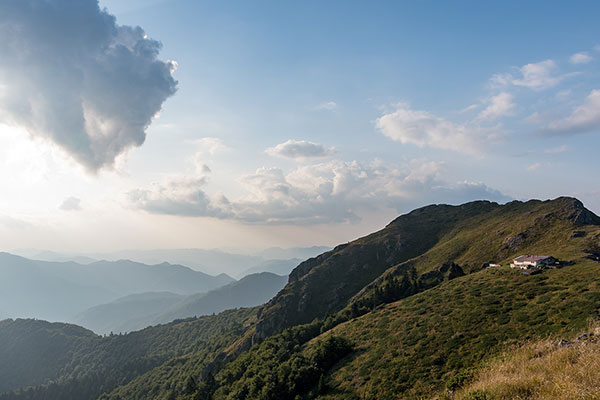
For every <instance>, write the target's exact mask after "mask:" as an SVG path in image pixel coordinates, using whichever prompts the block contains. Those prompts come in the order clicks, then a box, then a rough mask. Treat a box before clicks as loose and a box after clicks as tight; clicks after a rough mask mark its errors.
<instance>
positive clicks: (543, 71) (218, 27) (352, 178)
mask: <svg viewBox="0 0 600 400" xmlns="http://www.w3.org/2000/svg"><path fill="white" fill-rule="evenodd" d="M598 15H600V3H598V2H592V1H590V2H585V1H582V2H577V3H571V2H550V3H549V2H541V1H531V2H517V1H514V2H512V1H507V2H480V1H459V2H447V3H440V2H433V1H420V2H397V1H378V2H366V1H363V2H360V1H328V2H322V1H303V2H275V1H254V2H246V1H228V2H223V1H196V0H163V1H161V0H151V1H148V0H145V1H142V0H101V1H100V3H97V2H96V1H94V0H78V1H74V0H4V1H3V2H1V3H0V37H2V41H0V184H1V185H2V196H0V239H1V243H2V247H3V250H12V249H22V248H39V249H50V250H55V251H69V252H73V251H76V252H85V251H110V250H119V249H134V248H135V249H151V248H191V247H197V248H224V247H227V248H247V249H258V248H266V247H271V246H280V247H293V246H312V245H328V246H333V245H336V244H338V243H343V242H347V241H349V240H352V239H355V238H357V237H359V236H362V235H365V234H368V233H370V232H373V231H375V230H378V229H380V228H382V227H384V226H385V225H386V224H387V223H389V222H390V221H391V220H392V219H394V218H395V217H396V216H398V215H400V214H402V213H406V212H409V211H410V210H412V209H414V208H417V207H421V206H424V205H427V204H434V203H436V204H437V203H449V204H460V203H463V202H467V201H472V200H480V199H486V200H491V201H496V202H500V203H504V202H507V201H511V200H515V199H516V200H528V199H531V198H539V199H549V198H555V197H558V196H563V195H567V196H574V197H577V198H579V199H580V200H582V201H583V202H584V204H585V205H586V206H587V207H588V208H590V209H591V210H592V211H595V212H596V213H600V187H599V185H598V184H597V181H596V177H597V176H599V174H600V162H599V161H598V156H597V149H598V148H599V145H600V69H599V66H600V25H598V23H597V16H598Z"/></svg>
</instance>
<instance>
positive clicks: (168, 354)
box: [0, 197, 600, 400]
mask: <svg viewBox="0 0 600 400" xmlns="http://www.w3.org/2000/svg"><path fill="white" fill-rule="evenodd" d="M522 254H543V255H551V256H553V257H556V258H558V259H560V260H562V261H564V262H563V263H562V264H560V265H557V266H553V268H550V269H545V270H543V271H536V273H529V272H527V271H521V270H515V269H512V268H510V267H509V266H508V264H509V263H510V261H511V260H512V259H514V258H515V257H517V256H519V255H522ZM599 255H600V217H598V216H596V215H595V214H594V213H592V212H590V211H589V210H587V209H586V208H585V207H584V206H583V204H582V203H581V202H580V201H578V200H577V199H573V198H567V197H561V198H557V199H555V200H551V201H550V200H549V201H539V200H531V201H528V202H520V201H513V202H510V203H507V204H503V205H500V204H497V203H492V202H488V201H476V202H471V203H466V204H463V205H460V206H449V205H430V206H426V207H422V208H419V209H416V210H414V211H412V212H410V213H408V214H405V215H402V216H400V217H398V218H396V219H395V220H394V221H392V222H391V223H390V224H388V225H387V226H386V227H385V228H383V229H381V230H380V231H378V232H374V233H372V234H370V235H368V236H365V237H362V238H359V239H356V240H354V241H352V242H349V243H344V244H341V245H339V246H337V247H335V248H334V249H333V250H330V251H327V252H325V253H323V254H321V255H319V256H317V257H313V258H309V259H307V260H305V261H303V262H302V263H300V264H299V265H298V266H297V267H296V268H295V269H294V270H293V271H292V273H291V274H290V275H289V278H288V283H287V284H286V285H285V286H284V288H283V289H282V290H280V291H279V292H278V293H277V294H276V295H275V296H274V297H273V298H272V299H271V300H269V301H268V302H267V303H266V304H264V305H263V306H261V307H256V308H253V309H244V308H242V309H237V310H229V311H225V312H223V313H220V314H216V315H208V316H204V317H200V318H187V319H178V320H175V321H173V322H171V323H168V324H162V325H157V326H153V327H149V328H146V329H143V330H140V331H136V332H132V333H128V334H124V335H109V336H107V337H99V336H97V335H94V334H93V333H92V332H90V331H87V330H85V329H83V328H80V327H77V326H73V325H64V324H48V323H46V322H44V321H34V320H15V321H13V320H7V321H4V322H3V323H0V392H2V391H3V390H4V391H6V392H7V393H4V394H2V393H0V400H38V399H39V400H45V399H61V400H71V399H73V400H88V399H89V400H92V399H102V400H122V399H147V398H157V399H181V400H193V399H213V400H226V399H246V400H253V399H264V400H279V399H319V400H345V399H395V398H408V399H413V398H414V399H416V398H419V399H421V398H422V399H426V398H428V399H449V398H454V395H455V394H456V393H459V391H460V390H461V387H462V388H464V390H468V391H470V392H472V393H467V397H464V396H463V397H456V398H469V399H502V398H516V397H519V398H534V397H532V396H530V395H531V393H534V394H535V393H540V382H539V381H540V380H539V379H538V377H539V374H538V371H537V370H536V369H535V368H530V367H529V366H530V365H534V364H533V363H534V362H535V361H534V360H535V359H537V358H539V357H538V355H539V354H529V355H528V356H527V357H525V358H520V359H519V365H521V364H523V367H522V368H520V369H519V371H520V373H522V374H525V375H529V376H530V378H532V379H528V381H529V382H530V383H528V385H527V386H526V387H525V386H524V387H514V388H513V393H517V395H514V396H512V397H511V396H502V395H497V394H495V392H494V391H493V390H489V388H490V386H489V385H488V386H485V387H483V388H482V390H480V389H479V387H473V386H472V385H470V383H469V382H470V381H471V380H472V379H473V376H474V374H475V376H476V375H477V373H478V372H484V373H485V368H486V366H490V365H493V364H492V362H493V361H494V359H495V358H496V357H497V356H499V355H501V354H502V352H504V351H506V350H507V349H510V348H512V347H513V346H514V345H519V344H523V343H527V342H531V341H532V340H539V339H542V338H551V340H557V339H560V338H566V339H567V340H571V341H576V339H575V338H574V337H573V335H575V334H576V333H579V332H590V331H589V330H586V327H587V326H588V324H589V323H590V321H591V320H597V318H598V311H599V306H598V305H599V304H600V273H599V271H600V269H599V268H600V267H599V264H598V257H599ZM490 263H493V264H501V265H502V266H499V267H494V268H488V266H489V264H490ZM262 277H269V278H268V279H273V286H272V289H273V290H275V288H276V284H277V283H278V281H277V278H276V277H273V276H270V275H268V274H267V275H263V274H261V275H258V276H250V277H248V278H247V279H246V280H244V279H242V280H241V281H240V282H236V283H231V284H230V285H228V286H224V287H222V288H220V289H217V290H214V291H211V292H210V293H207V294H204V295H199V296H188V297H186V300H184V301H183V302H181V300H183V298H182V297H178V296H175V297H173V296H172V295H170V294H164V293H163V294H149V295H142V296H135V297H129V298H126V299H123V300H121V301H120V302H119V303H117V304H116V305H111V306H110V307H113V308H118V307H119V306H121V307H122V308H126V307H125V306H123V305H124V304H127V303H128V302H133V303H134V306H133V307H132V308H133V309H135V303H136V302H144V301H156V302H157V303H160V304H162V303H161V302H162V301H170V302H171V303H170V304H168V305H167V306H165V307H163V308H161V310H160V311H161V315H162V314H165V313H167V314H168V315H170V317H173V316H174V315H177V314H176V312H175V311H176V310H177V312H181V314H179V315H186V314H187V315H189V313H191V312H195V311H197V310H201V312H209V310H210V306H212V304H211V303H219V302H220V303H225V302H226V301H228V300H229V297H233V296H234V295H235V294H240V293H244V290H245V289H243V287H244V286H245V285H247V287H248V288H249V289H248V290H249V291H248V292H247V293H246V294H247V295H248V296H242V297H244V299H248V298H250V297H251V296H250V294H251V295H252V296H254V295H256V294H257V293H256V291H257V290H260V289H257V288H260V287H262V286H261V285H262V284H264V281H262ZM254 279H257V282H262V283H261V284H259V285H257V286H253V285H256V282H254V281H253V280H254ZM279 284H281V282H279ZM265 297H266V293H265ZM165 298H166V299H167V300H165ZM254 300H256V301H259V300H260V299H258V298H254ZM0 304H2V303H0ZM110 307H109V308H106V309H107V310H109V309H110ZM160 307H162V306H160ZM157 308H159V307H158V306H157ZM163 310H165V311H163ZM170 317H169V318H170ZM596 336H597V335H596V334H594V335H593V336H592V335H590V334H588V336H586V337H588V338H592V337H596ZM594 340H596V339H594ZM557 346H560V345H557ZM561 348H562V347H561ZM57 349H58V350H57ZM565 349H568V346H566V347H565ZM46 350H48V351H46ZM541 350H542V352H543V351H545V350H544V349H541ZM536 352H537V350H536ZM541 355H542V356H543V354H541ZM571 360H572V358H571V357H563V358H562V359H555V360H554V361H553V363H554V364H555V365H554V366H553V368H554V370H555V371H559V372H560V375H559V377H562V376H563V373H564V374H569V373H571V364H572V363H571ZM585 368H588V369H589V368H590V367H585ZM536 374H537V375H536ZM583 376H584V377H585V376H587V375H583ZM579 379H581V376H580V377H579ZM584 380H586V381H589V380H588V379H584ZM562 381H563V380H562V379H559V382H562ZM564 381H567V380H564ZM503 382H505V383H507V384H508V386H510V384H511V382H510V381H509V382H507V381H506V380H504V381H503ZM475 383H476V382H475ZM513 386H514V385H513ZM27 387H29V388H27ZM17 388H26V389H23V390H17V391H14V392H10V393H8V391H10V390H13V389H17ZM521 389H523V390H521ZM587 394H589V395H590V396H592V397H594V396H596V395H597V394H598V391H595V392H589V393H587ZM588 397H589V396H588ZM535 398H557V396H551V395H549V396H547V397H535ZM563 398H567V397H566V396H563Z"/></svg>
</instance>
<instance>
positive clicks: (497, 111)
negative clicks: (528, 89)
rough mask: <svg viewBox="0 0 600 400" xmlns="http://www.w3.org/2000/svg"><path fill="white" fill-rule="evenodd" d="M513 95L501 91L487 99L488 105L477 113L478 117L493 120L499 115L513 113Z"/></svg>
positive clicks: (504, 115)
mask: <svg viewBox="0 0 600 400" xmlns="http://www.w3.org/2000/svg"><path fill="white" fill-rule="evenodd" d="M515 106H516V105H515V103H513V95H512V94H510V93H506V92H502V93H499V94H497V95H496V96H492V97H491V98H490V99H489V104H488V106H487V107H486V108H485V109H483V111H481V113H479V118H480V119H487V120H494V119H497V118H500V117H506V116H510V115H513V113H514V110H515Z"/></svg>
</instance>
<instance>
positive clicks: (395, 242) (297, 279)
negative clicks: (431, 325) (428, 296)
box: [254, 198, 600, 341]
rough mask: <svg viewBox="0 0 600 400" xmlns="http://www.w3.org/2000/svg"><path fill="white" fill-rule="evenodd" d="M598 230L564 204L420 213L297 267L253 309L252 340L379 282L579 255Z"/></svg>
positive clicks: (480, 205)
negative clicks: (529, 257)
mask: <svg viewBox="0 0 600 400" xmlns="http://www.w3.org/2000/svg"><path fill="white" fill-rule="evenodd" d="M598 225H600V218H598V217H597V216H595V215H594V214H593V213H591V212H589V211H588V210H586V209H585V208H584V207H583V204H581V202H579V201H578V200H576V199H572V198H558V199H556V200H553V201H544V202H542V201H539V200H532V201H528V202H526V203H522V202H517V201H514V202H511V203H508V204H506V205H498V204H496V203H490V202H485V201H477V202H472V203H467V204H463V205H461V206H448V205H434V206H428V207H423V208H420V209H417V210H415V211H412V212H410V213H408V214H406V215H403V216H400V217H398V218H397V219H396V220H394V221H393V222H392V223H390V224H389V225H388V226H386V227H385V228H384V229H383V230H381V231H379V232H376V233H374V234H371V235H369V236H366V237H364V238H361V239H358V240H356V241H353V242H350V243H349V244H346V245H341V246H338V247H336V248H335V249H333V250H332V251H330V252H327V253H324V254H323V255H321V256H319V257H316V258H313V259H310V260H307V261H305V262H304V263H302V264H300V265H299V266H298V267H297V268H296V269H295V270H294V271H293V272H292V273H291V274H290V282H289V284H288V285H287V286H286V287H285V288H284V290H282V291H281V292H280V293H279V294H278V295H277V296H276V297H275V298H273V299H272V300H271V301H270V302H269V303H268V304H267V305H266V306H265V307H264V308H263V309H262V310H261V312H260V315H259V322H258V324H257V327H256V333H255V337H254V339H255V341H256V340H261V339H262V338H265V337H268V336H269V335H271V334H273V333H276V332H278V331H280V330H282V329H284V328H286V327H290V326H294V325H297V324H301V323H307V322H310V321H312V320H313V319H314V318H322V317H324V316H326V315H327V314H333V313H335V312H337V311H339V310H340V309H341V308H343V307H344V306H346V305H347V303H348V301H349V300H350V299H351V298H352V297H355V296H356V295H357V294H358V295H359V297H360V296H362V295H363V294H366V295H367V296H369V295H372V294H369V293H368V292H369V290H368V289H371V290H372V291H374V290H375V289H376V286H377V285H379V284H385V283H386V282H385V278H386V277H388V278H393V277H395V276H398V275H399V276H400V278H402V276H406V275H407V273H409V274H412V276H411V277H410V278H411V279H412V281H414V280H416V279H417V278H419V276H420V275H422V274H425V273H428V272H430V271H435V270H439V269H440V266H441V265H443V264H452V263H456V264H458V265H459V266H461V269H462V270H463V271H464V272H466V273H469V272H473V271H477V270H479V269H480V268H481V267H482V265H483V264H484V263H486V262H503V263H507V262H508V261H509V260H510V259H511V257H514V256H516V255H519V254H525V253H535V254H543V253H548V254H552V255H554V256H556V257H560V258H566V259H570V258H574V257H581V256H582V255H583V254H584V250H585V249H587V248H588V247H589V246H590V244H589V241H590V240H591V238H592V237H593V236H594V235H595V234H597V232H599V229H598ZM574 232H579V233H578V234H577V235H573V233H574ZM386 271H387V273H386V275H384V276H383V277H382V274H383V273H384V272H386ZM434 275H435V274H434ZM377 278H379V279H377ZM425 278H427V277H425ZM431 278H433V281H432V282H430V284H428V285H423V286H421V287H413V288H412V289H411V291H409V292H408V294H413V293H414V292H416V291H418V290H420V289H423V288H425V289H426V288H428V287H431V286H433V285H434V284H437V283H439V282H441V281H442V280H440V279H439V277H438V278H436V277H435V276H432V277H431ZM373 281H375V282H374V284H373V285H372V286H371V287H370V288H368V289H364V288H365V286H367V285H368V284H369V283H372V282H373Z"/></svg>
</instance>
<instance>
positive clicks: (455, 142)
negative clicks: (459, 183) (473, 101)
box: [375, 104, 502, 154]
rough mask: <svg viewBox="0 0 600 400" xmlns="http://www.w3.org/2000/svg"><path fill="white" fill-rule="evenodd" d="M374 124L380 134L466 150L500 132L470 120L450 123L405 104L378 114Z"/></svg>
mask: <svg viewBox="0 0 600 400" xmlns="http://www.w3.org/2000/svg"><path fill="white" fill-rule="evenodd" d="M490 113H491V111H490ZM375 125H376V127H377V129H379V131H380V132H381V133H382V134H384V135H385V136H387V137H389V138H390V139H392V140H395V141H399V142H401V143H412V144H415V145H417V146H420V147H425V146H427V147H436V148H440V149H449V150H454V151H458V152H463V153H468V154H476V153H479V152H481V151H483V150H484V149H485V148H486V147H487V145H488V144H489V143H490V142H493V141H495V140H497V139H498V138H499V137H500V136H501V134H502V133H501V132H500V130H499V129H497V128H495V127H491V128H490V127H482V126H480V125H479V124H478V123H473V122H469V123H462V124H461V123H454V122H451V121H448V120H446V119H444V118H441V117H438V116H436V115H434V114H431V113H429V112H427V111H420V110H412V109H411V108H409V107H408V106H407V105H405V104H399V105H397V108H396V110H395V111H393V112H390V113H387V114H384V115H383V116H381V117H379V118H378V119H377V121H376V123H375Z"/></svg>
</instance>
